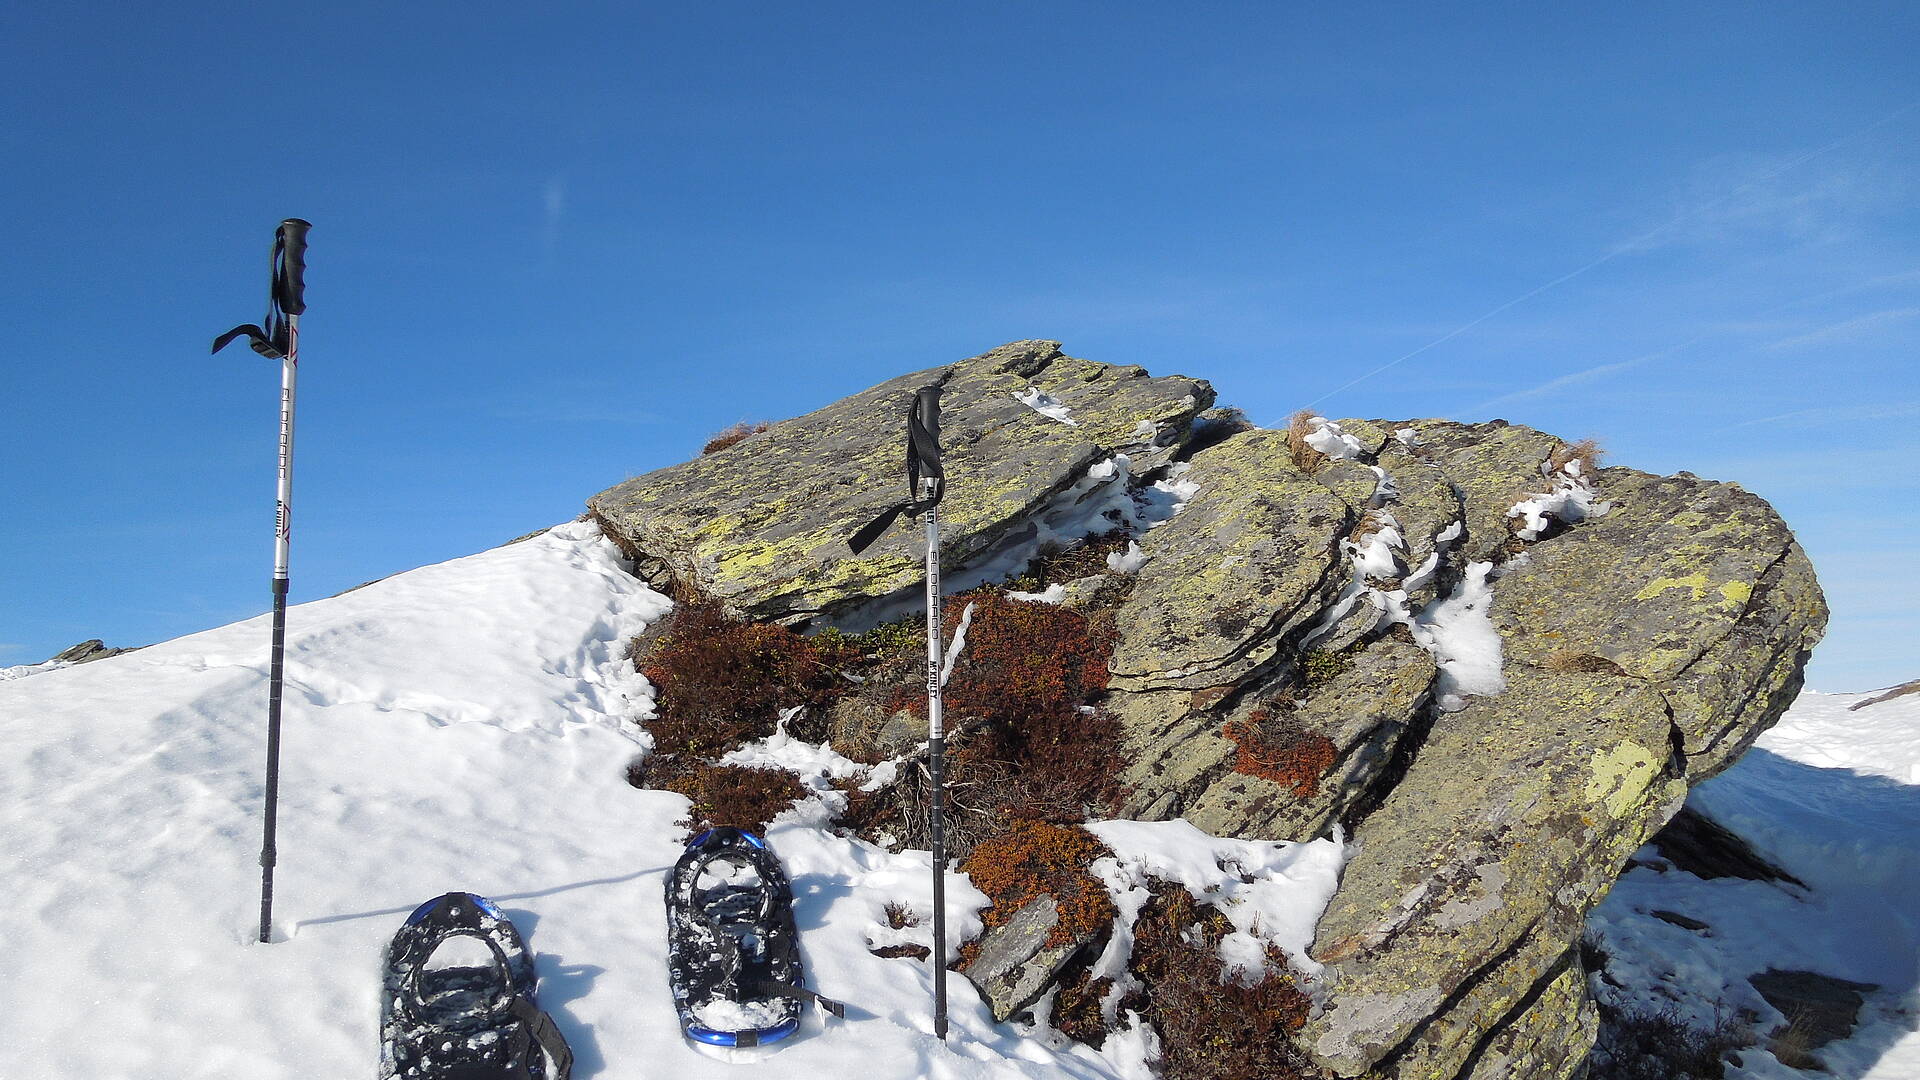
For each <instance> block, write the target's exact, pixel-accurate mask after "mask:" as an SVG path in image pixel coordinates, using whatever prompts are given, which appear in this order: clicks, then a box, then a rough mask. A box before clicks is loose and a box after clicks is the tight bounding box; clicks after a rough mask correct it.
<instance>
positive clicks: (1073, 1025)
mask: <svg viewBox="0 0 1920 1080" xmlns="http://www.w3.org/2000/svg"><path fill="white" fill-rule="evenodd" d="M1093 959H1094V958H1093V952H1092V950H1082V951H1081V954H1080V955H1079V956H1076V957H1074V959H1073V960H1071V961H1070V962H1068V964H1067V966H1066V967H1064V968H1062V969H1061V971H1060V976H1059V978H1058V979H1056V980H1055V981H1054V987H1055V989H1054V994H1053V1014H1052V1016H1050V1017H1049V1018H1048V1023H1049V1024H1051V1025H1052V1027H1053V1029H1054V1030H1055V1031H1058V1032H1059V1033H1060V1034H1062V1035H1065V1036H1066V1037H1067V1038H1069V1039H1072V1040H1074V1041H1075V1042H1083V1043H1086V1044H1087V1045H1088V1046H1091V1047H1093V1048H1095V1049H1099V1048H1100V1047H1102V1046H1104V1045H1106V1041H1107V1034H1108V1032H1107V1018H1106V1012H1105V1010H1104V1009H1102V1008H1101V1005H1102V1004H1103V1003H1104V1002H1105V1001H1106V998H1107V994H1108V992H1109V991H1111V990H1112V989H1113V980H1112V979H1105V978H1101V979H1095V978H1092V977H1091V976H1092V971H1091V968H1092V967H1093ZM1133 1004H1134V1006H1135V1007H1136V1008H1137V1007H1138V1006H1139V1004H1140V1003H1139V1002H1137V1001H1136V1002H1134V1003H1133Z"/></svg>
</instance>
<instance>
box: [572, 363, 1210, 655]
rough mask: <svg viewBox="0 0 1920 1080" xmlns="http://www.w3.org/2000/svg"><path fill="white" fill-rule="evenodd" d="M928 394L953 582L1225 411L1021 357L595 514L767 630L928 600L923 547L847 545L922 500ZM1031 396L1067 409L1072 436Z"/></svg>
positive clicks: (712, 462)
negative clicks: (1045, 516) (919, 419)
mask: <svg viewBox="0 0 1920 1080" xmlns="http://www.w3.org/2000/svg"><path fill="white" fill-rule="evenodd" d="M928 384H938V385H940V386H941V387H942V396H941V406H942V420H943V425H944V440H943V441H944V446H945V451H946V457H945V466H946V471H947V475H948V488H947V491H948V494H947V498H946V501H945V502H944V503H943V504H942V505H941V516H942V522H943V533H942V558H943V560H945V563H946V565H947V566H948V568H949V569H950V570H957V569H959V568H961V567H963V566H964V565H965V564H966V563H967V562H968V560H970V559H974V558H977V557H980V556H982V555H984V554H985V553H987V552H988V551H989V550H991V549H993V548H994V547H995V546H996V545H998V544H1001V543H1002V542H1003V541H1006V540H1007V539H1008V537H1009V534H1011V533H1015V532H1017V531H1018V530H1021V529H1023V528H1024V529H1032V528H1033V527H1034V526H1033V521H1032V519H1034V518H1035V517H1036V516H1037V515H1038V514H1039V513H1040V511H1041V510H1042V509H1043V508H1044V507H1045V506H1046V505H1047V503H1048V501H1049V499H1051V498H1052V497H1053V496H1055V495H1056V494H1057V493H1059V492H1062V491H1063V490H1065V489H1067V488H1069V487H1070V486H1071V485H1073V484H1075V483H1076V482H1077V481H1083V480H1086V479H1087V473H1088V469H1089V468H1090V467H1091V466H1093V465H1095V464H1096V463H1099V462H1102V461H1104V460H1105V459H1107V458H1110V457H1112V456H1113V455H1114V454H1116V453H1126V454H1129V455H1131V456H1133V457H1134V458H1135V459H1136V461H1137V462H1138V463H1140V464H1142V465H1148V466H1150V465H1152V464H1155V463H1157V462H1161V461H1164V460H1165V459H1167V458H1169V457H1171V455H1172V454H1173V453H1174V451H1175V450H1176V449H1177V448H1178V446H1179V445H1180V444H1181V442H1182V441H1183V440H1184V439H1185V438H1186V437H1187V432H1188V429H1189V426H1190V421H1191V420H1192V418H1193V417H1194V416H1196V415H1198V414H1199V413H1200V412H1202V411H1203V410H1205V409H1206V408H1208V407H1209V406H1210V405H1212V403H1213V389H1212V387H1210V386H1209V385H1208V384H1207V383H1205V382H1203V381H1200V380H1197V379H1187V378H1180V377H1168V378H1152V377H1149V376H1148V374H1147V373H1146V371H1145V370H1144V369H1141V368H1138V367H1118V366H1114V365H1111V364H1099V363H1094V362H1091V361H1086V360H1078V359H1075V358H1072V357H1068V356H1065V355H1064V354H1063V353H1062V352H1061V351H1060V343H1059V342H1055V341H1022V342H1014V343H1012V344H1010V345H1004V346H1001V347H1000V348H998V349H994V350H992V351H990V352H987V353H984V354H982V355H980V356H976V357H973V358H971V359H967V360H963V361H960V362H959V363H956V364H951V365H948V366H946V367H940V368H932V369H928V370H925V371H919V372H915V373H913V374H910V375H903V376H901V377H899V378H897V379H893V380H890V381H888V382H885V383H882V384H880V385H878V386H875V387H873V388H871V389H868V390H865V391H862V392H861V393H858V394H855V395H853V396H852V397H849V398H846V399H843V400H841V401H838V402H836V403H834V404H832V405H829V406H827V407H825V408H823V409H819V410H816V411H814V412H811V413H808V414H807V415H805V416H801V417H797V418H795V419H792V420H787V421H783V422H781V423H778V424H775V425H773V426H772V427H770V428H768V429H767V430H766V431H763V432H760V433H759V434H756V435H753V436H751V437H749V438H747V439H745V440H743V441H741V442H740V443H738V444H736V445H734V446H732V447H729V448H727V449H725V450H721V451H719V452H717V453H713V454H708V455H705V456H702V457H699V458H696V459H694V460H693V461H688V462H684V463H682V464H679V465H673V466H669V467H667V468H664V469H660V470H657V471H655V472H651V473H648V474H646V475H645V476H641V477H638V478H635V479H633V480H629V481H627V482H626V483H623V484H620V485H617V486H615V487H612V488H609V489H607V490H606V491H603V492H600V493H599V494H597V495H595V496H593V497H592V498H590V499H589V500H587V506H588V509H589V510H590V511H591V512H592V513H593V514H595V515H596V516H597V517H598V518H599V520H600V521H601V523H602V525H603V527H604V528H606V529H607V530H608V531H609V532H610V533H611V534H613V535H614V537H615V539H616V540H617V541H618V542H620V543H622V544H623V546H624V547H626V549H627V550H628V551H629V552H630V553H631V554H633V555H634V556H636V557H637V558H638V559H639V561H640V563H641V568H642V571H643V572H644V573H647V574H648V576H650V577H653V578H656V579H658V578H662V577H669V578H671V579H673V580H674V581H676V582H679V583H680V584H682V585H684V586H690V587H692V588H695V589H697V590H699V591H700V592H701V593H703V594H705V595H707V596H710V597H713V598H715V599H718V600H720V601H721V602H722V603H724V604H725V605H726V606H727V607H728V608H729V609H731V610H733V611H734V612H736V613H737V614H741V615H744V616H747V617H750V618H754V619H761V620H779V621H787V622H794V621H801V620H805V619H808V618H811V617H814V616H818V615H822V614H826V615H832V614H835V613H839V612H843V611H845V610H847V609H849V608H851V607H853V606H855V605H858V604H860V603H862V602H865V601H869V600H872V599H875V598H878V597H884V596H887V595H890V594H894V593H897V592H901V591H903V590H908V589H911V588H913V587H914V586H915V585H916V584H917V583H918V582H919V580H920V574H921V569H920V553H919V551H918V544H917V539H918V537H917V534H915V533H914V532H913V530H911V529H908V528H895V529H893V530H891V531H890V532H889V533H888V534H887V535H886V536H884V537H883V538H881V540H880V541H879V542H878V543H876V544H875V545H874V546H873V547H872V548H871V549H869V550H868V551H867V552H866V553H865V554H864V555H859V556H856V555H854V554H853V553H852V552H851V551H849V550H848V549H847V546H846V540H847V537H849V536H850V535H852V534H853V533H854V531H856V530H857V529H859V528H860V527H861V526H862V525H864V524H866V523H867V522H868V521H870V520H872V519H873V518H874V517H875V516H876V515H877V514H879V513H880V512H881V511H882V510H883V509H884V508H886V507H887V506H889V505H891V504H894V503H896V502H899V501H900V500H902V499H903V498H905V497H906V495H907V492H906V478H905V475H904V456H903V449H902V446H903V443H904V439H905V415H906V409H907V406H908V403H909V401H910V400H911V395H912V393H913V392H914V391H915V390H917V389H918V388H920V387H922V386H926V385H928ZM1035 391H1038V392H1039V394H1042V395H1045V397H1044V398H1039V397H1035V396H1034V392H1035ZM1019 395H1026V396H1027V399H1028V400H1032V401H1051V402H1053V403H1054V404H1055V407H1057V408H1063V409H1064V410H1065V415H1066V416H1067V417H1068V418H1069V419H1071V420H1072V423H1066V422H1063V421H1062V420H1059V419H1055V418H1053V417H1051V416H1049V415H1046V414H1044V413H1042V412H1040V411H1039V410H1038V409H1036V408H1035V407H1033V406H1032V405H1029V404H1028V403H1027V401H1026V400H1022V397H1021V396H1019Z"/></svg>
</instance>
